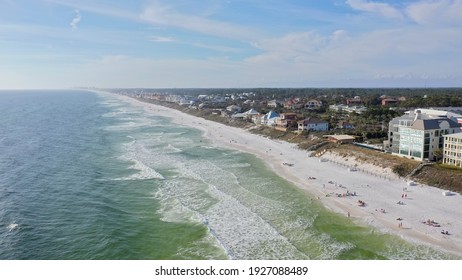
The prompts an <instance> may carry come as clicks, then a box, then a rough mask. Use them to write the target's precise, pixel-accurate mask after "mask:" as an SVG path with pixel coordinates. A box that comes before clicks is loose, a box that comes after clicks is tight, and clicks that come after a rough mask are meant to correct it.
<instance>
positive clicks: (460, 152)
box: [443, 133, 462, 167]
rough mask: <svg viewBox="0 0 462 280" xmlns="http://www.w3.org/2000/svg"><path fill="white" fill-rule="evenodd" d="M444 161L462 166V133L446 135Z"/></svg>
mask: <svg viewBox="0 0 462 280" xmlns="http://www.w3.org/2000/svg"><path fill="white" fill-rule="evenodd" d="M443 163H444V164H449V165H454V166H458V167H462V133H456V134H449V135H445V136H444V154H443Z"/></svg>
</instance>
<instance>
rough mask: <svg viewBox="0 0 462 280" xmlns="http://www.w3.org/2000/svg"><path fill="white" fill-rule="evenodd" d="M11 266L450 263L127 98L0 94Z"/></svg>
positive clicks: (3, 253) (4, 229) (5, 232)
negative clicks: (47, 262) (358, 221)
mask: <svg viewBox="0 0 462 280" xmlns="http://www.w3.org/2000/svg"><path fill="white" fill-rule="evenodd" d="M0 114H1V117H0V259H447V258H454V256H450V255H447V254H445V253H443V252H439V251H436V250H433V249H430V248H428V247H425V246H421V245H415V244H410V243H407V242H404V241H403V240H401V239H399V238H397V237H393V236H389V235H384V234H381V233H378V232H377V231H376V230H373V229H371V228H366V227H360V226H357V225H355V224H353V223H352V222H351V221H349V220H348V219H346V218H345V217H343V216H339V215H336V214H333V213H330V212H328V211H326V210H325V209H324V208H323V207H322V206H321V205H319V204H318V202H317V201H316V200H314V199H313V198H312V197H310V196H309V195H307V194H305V193H303V192H301V191H300V190H298V189H297V188H295V187H294V186H293V185H291V184H290V183H288V182H286V181H284V180H282V179H281V178H279V177H278V176H276V175H275V174H274V173H272V172H271V171H269V170H268V169H266V168H265V166H264V164H263V163H262V162H261V161H260V160H258V159H257V158H255V157H254V156H252V155H249V154H245V153H241V152H238V151H233V150H227V149H221V148H217V147H214V146H212V145H211V144H210V143H208V142H207V140H206V139H204V138H203V137H202V134H201V132H200V131H198V130H195V129H191V128H187V127H182V126H179V125H176V124H173V123H172V122H171V121H170V120H169V119H167V118H164V117H160V116H156V115H155V114H154V113H152V114H151V113H147V112H145V111H144V110H142V109H141V108H138V107H134V106H132V105H130V104H129V103H127V102H125V101H123V100H122V99H120V98H119V97H117V96H111V95H100V94H95V93H92V92H85V91H3V92H0Z"/></svg>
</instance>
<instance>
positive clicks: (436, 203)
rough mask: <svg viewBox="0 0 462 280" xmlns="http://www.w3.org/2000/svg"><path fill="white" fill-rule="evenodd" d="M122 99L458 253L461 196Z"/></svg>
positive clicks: (368, 221)
mask: <svg viewBox="0 0 462 280" xmlns="http://www.w3.org/2000/svg"><path fill="white" fill-rule="evenodd" d="M120 98H123V99H125V100H127V101H128V102H130V103H132V104H133V105H136V106H141V107H142V108H144V109H145V110H146V111H149V112H150V113H154V114H157V115H160V116H165V117H169V118H171V119H172V121H173V122H174V123H177V124H179V125H182V126H187V127H192V128H196V129H199V130H201V131H203V133H204V137H206V138H207V139H209V140H210V141H211V142H212V143H213V144H214V145H216V146H218V147H226V148H230V149H235V150H240V151H243V152H247V153H251V154H253V155H255V156H257V157H258V158H260V159H261V160H263V161H264V162H265V163H266V164H267V166H268V167H269V168H271V170H272V171H274V172H275V173H276V174H278V175H279V176H280V177H282V178H284V179H286V180H288V181H290V182H292V183H293V184H294V185H295V186H297V187H298V188H300V189H302V190H304V191H306V192H308V193H309V194H311V195H312V196H313V197H314V198H317V199H318V200H319V201H320V202H321V203H322V204H323V205H324V206H325V207H326V208H328V209H330V210H331V211H334V212H336V213H339V214H341V215H345V217H349V218H350V219H352V220H353V221H355V222H357V223H358V224H363V225H369V226H371V227H374V228H376V229H377V230H380V231H381V232H384V233H389V234H395V235H398V236H401V237H402V238H403V239H405V240H408V241H410V242H416V243H418V244H425V245H429V246H432V247H434V248H437V249H440V250H444V251H447V252H450V253H452V254H455V255H458V256H462V219H461V218H460V217H461V216H462V196H460V195H459V194H452V195H449V196H445V195H443V194H442V192H443V190H441V189H438V188H435V187H431V186H426V185H420V184H417V185H414V186H409V185H408V184H407V182H406V181H404V180H403V179H401V178H398V177H397V176H396V175H394V174H392V172H391V171H390V170H387V169H383V168H380V167H377V166H373V165H371V164H370V165H367V164H363V163H361V164H360V165H361V168H359V169H358V170H356V171H355V170H354V168H353V166H354V165H355V163H354V159H352V158H342V157H339V156H336V155H334V154H330V153H326V154H324V155H322V156H321V157H311V156H310V153H309V152H307V151H304V150H300V149H298V147H297V146H296V145H294V144H291V143H288V142H285V141H278V140H272V139H268V138H266V137H264V136H261V135H256V134H252V133H250V132H248V131H246V130H244V129H241V128H236V127H230V126H226V125H224V124H221V123H217V122H213V121H208V120H205V119H202V118H199V117H195V116H191V115H188V114H186V113H183V112H180V111H178V110H174V109H171V108H167V107H162V106H158V105H154V104H151V103H144V102H141V101H138V100H136V99H133V98H129V97H125V96H120ZM358 164H359V163H358ZM359 201H362V202H363V203H359ZM442 231H444V232H446V231H447V232H448V234H442Z"/></svg>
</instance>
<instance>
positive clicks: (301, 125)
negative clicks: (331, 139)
mask: <svg viewBox="0 0 462 280" xmlns="http://www.w3.org/2000/svg"><path fill="white" fill-rule="evenodd" d="M328 130H329V123H328V122H326V121H323V120H320V119H316V118H307V119H304V120H302V121H299V122H298V132H302V131H328Z"/></svg>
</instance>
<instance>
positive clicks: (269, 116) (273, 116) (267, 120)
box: [261, 111, 279, 126]
mask: <svg viewBox="0 0 462 280" xmlns="http://www.w3.org/2000/svg"><path fill="white" fill-rule="evenodd" d="M278 118H279V114H278V113H276V112H275V111H269V112H268V113H266V114H265V116H264V117H263V119H262V122H261V124H263V125H267V126H275V125H276V121H277V119H278Z"/></svg>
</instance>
